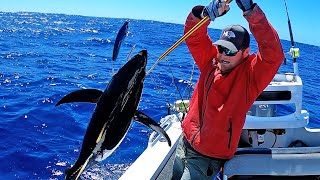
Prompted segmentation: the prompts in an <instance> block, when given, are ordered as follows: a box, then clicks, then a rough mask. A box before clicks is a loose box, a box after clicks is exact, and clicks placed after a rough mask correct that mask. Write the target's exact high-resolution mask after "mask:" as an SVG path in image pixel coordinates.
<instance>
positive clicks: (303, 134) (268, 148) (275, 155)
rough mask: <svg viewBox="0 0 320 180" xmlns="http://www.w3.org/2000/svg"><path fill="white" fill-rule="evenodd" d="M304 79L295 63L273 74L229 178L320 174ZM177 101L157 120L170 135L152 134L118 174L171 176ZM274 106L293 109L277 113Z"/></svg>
mask: <svg viewBox="0 0 320 180" xmlns="http://www.w3.org/2000/svg"><path fill="white" fill-rule="evenodd" d="M302 88H303V83H302V80H301V77H300V76H299V73H298V65H297V63H294V73H283V74H276V75H275V77H274V78H273V80H272V81H271V82H270V84H269V85H268V86H267V88H265V89H264V91H263V93H262V94H261V95H260V96H259V97H258V98H257V100H256V101H255V102H254V104H253V105H252V107H251V109H250V110H249V111H248V113H247V116H246V121H245V124H244V127H243V130H242V134H241V138H240V141H239V148H238V149H237V151H236V153H235V156H234V157H233V158H232V159H230V160H228V161H227V162H226V163H225V165H224V168H223V171H221V172H220V173H221V177H222V178H223V179H224V180H227V179H271V178H272V179H276V178H278V179H285V178H288V179H293V178H297V179H300V178H303V179H307V178H308V179H320V165H319V164H320V129H311V128H309V127H308V126H307V125H308V122H309V113H308V111H307V110H304V109H302V97H303V96H302V95H303V94H302V92H303V91H302ZM185 104H188V101H187V100H185V101H181V100H179V101H177V102H176V103H175V106H174V108H175V110H176V113H175V114H170V115H167V116H165V117H164V118H162V119H161V120H160V123H161V126H162V127H163V128H164V129H165V130H166V132H167V134H168V135H169V137H170V139H171V141H172V144H173V145H172V146H171V147H169V146H168V145H167V142H166V141H165V140H164V138H163V137H161V136H159V135H158V134H156V133H152V134H151V135H150V138H149V142H148V147H147V148H146V149H145V151H144V152H143V153H142V154H141V155H140V156H139V157H138V158H137V160H136V161H135V162H134V163H133V164H132V165H131V166H130V167H129V168H128V169H127V171H126V172H125V173H124V174H123V175H122V176H121V177H120V179H121V180H126V179H170V177H171V173H172V165H173V158H174V154H175V149H176V147H177V144H178V139H179V137H180V136H181V132H182V130H181V121H183V117H184V115H185V108H184V106H183V105H185ZM278 107H291V108H288V109H292V110H293V111H292V112H287V113H285V114H283V113H282V114H279V113H278V111H277V108H278Z"/></svg>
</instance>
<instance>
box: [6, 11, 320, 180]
mask: <svg viewBox="0 0 320 180" xmlns="http://www.w3.org/2000/svg"><path fill="white" fill-rule="evenodd" d="M0 17H1V18H0V178H1V179H63V178H64V176H63V172H64V170H65V169H66V167H69V166H71V165H72V164H73V163H74V162H75V161H76V159H77V157H78V155H79V151H80V148H81V143H82V139H83V136H84V133H85V131H86V127H87V125H88V122H89V120H90V117H91V114H92V112H93V109H94V105H93V104H86V103H73V104H65V105H62V106H59V107H55V104H56V103H57V102H58V101H59V100H60V98H62V97H63V96H64V95H66V94H68V93H70V92H72V91H75V90H79V89H82V88H96V89H101V90H104V89H105V87H106V85H107V83H108V82H109V80H110V79H111V77H112V69H114V70H115V71H116V70H117V69H119V68H120V67H121V66H122V65H123V64H124V63H125V62H126V61H127V58H128V54H129V52H130V50H131V48H132V47H133V46H135V49H134V51H133V54H135V53H137V52H138V51H140V50H142V49H147V50H148V66H147V67H148V69H149V68H150V67H151V66H152V65H153V64H154V62H155V61H156V60H157V59H158V57H160V55H161V54H162V53H163V52H165V51H166V50H167V49H168V48H169V47H170V46H171V45H172V44H173V43H175V41H176V40H178V39H179V38H180V37H181V36H182V35H183V25H179V24H171V23H162V22H157V21H145V20H133V19H131V20H130V23H129V34H128V37H126V38H125V40H124V43H123V44H122V47H121V50H120V53H119V56H118V60H117V61H115V62H112V60H111V58H112V50H113V44H114V41H115V38H116V35H117V32H118V30H119V29H120V27H121V26H122V24H123V23H124V21H125V20H126V19H110V18H98V17H85V16H72V15H62V14H40V13H0ZM219 34H220V30H213V29H211V30H210V35H211V36H212V38H213V39H217V38H218V36H219ZM280 38H281V37H280ZM282 44H283V49H284V51H285V52H287V51H289V48H290V47H291V43H290V42H289V41H286V40H282ZM296 47H299V48H300V58H299V59H298V62H299V67H300V76H301V77H302V79H303V83H304V87H303V93H304V94H303V109H306V110H308V111H309V113H310V124H309V125H308V126H310V127H317V126H319V124H320V115H319V113H317V111H318V107H319V97H318V92H320V81H318V79H319V76H320V75H318V70H319V68H320V67H319V66H320V65H319V64H320V63H319V61H320V60H319V55H320V47H318V46H312V45H307V44H303V43H296ZM252 51H253V52H255V51H256V45H255V42H254V41H252ZM286 56H287V65H282V66H281V68H280V71H281V72H292V71H293V66H292V59H291V58H290V56H289V55H288V54H286ZM193 66H194V63H193V60H192V57H191V55H190V54H189V53H188V50H187V48H186V46H185V44H184V43H183V44H182V45H180V46H179V47H177V48H176V49H175V50H174V51H173V52H172V53H171V54H169V55H168V56H167V58H166V59H165V60H163V61H161V62H160V63H159V64H158V66H157V67H156V68H155V69H154V70H153V71H152V73H151V74H150V75H149V76H147V78H146V80H145V83H144V89H143V95H142V98H141V102H140V104H139V110H141V111H143V112H144V113H146V114H148V115H149V116H150V117H152V118H153V119H154V120H156V121H159V119H160V118H161V117H163V116H165V115H166V113H167V105H166V104H167V102H170V103H173V102H174V101H175V100H177V99H179V93H178V91H177V89H176V87H175V86H174V83H175V84H176V85H177V87H178V89H179V91H180V93H181V95H182V96H183V97H184V98H186V97H188V96H189V93H188V92H189V90H188V87H189V84H190V83H189V82H190V80H191V83H195V81H196V79H197V77H198V76H199V72H198V71H197V70H195V71H194V72H193V71H192V68H193ZM191 74H192V75H193V78H192V79H191ZM280 110H281V108H280ZM151 132H152V131H151V130H150V129H148V128H146V127H145V126H143V125H141V124H139V123H135V122H133V123H132V125H131V128H130V130H129V132H128V134H127V136H126V137H125V139H124V141H123V142H122V144H121V145H120V146H119V148H118V149H117V150H116V151H115V152H114V153H113V154H112V155H111V156H110V157H109V158H107V159H106V160H105V161H104V162H103V163H100V164H99V165H97V166H95V167H94V168H92V169H91V170H89V171H87V172H86V173H85V174H84V175H82V177H83V178H89V179H102V178H104V179H116V178H117V177H119V176H120V175H121V174H122V173H123V172H124V171H125V170H126V169H127V168H128V167H129V166H130V164H131V163H132V162H133V161H134V160H135V159H136V158H137V157H138V156H139V155H140V154H141V152H142V151H143V150H144V149H145V148H146V146H147V141H148V137H149V135H150V133H151Z"/></svg>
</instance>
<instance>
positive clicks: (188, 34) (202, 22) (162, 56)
mask: <svg viewBox="0 0 320 180" xmlns="http://www.w3.org/2000/svg"><path fill="white" fill-rule="evenodd" d="M231 1H232V0H226V1H225V2H226V4H229V3H230V2H231ZM208 20H210V18H209V16H205V17H204V18H202V19H201V21H199V22H198V23H197V24H196V25H195V26H194V27H192V28H191V29H190V30H189V31H188V32H187V33H186V34H184V35H183V36H182V37H181V38H180V39H179V40H178V41H177V42H175V43H174V44H173V45H172V46H171V47H170V48H169V49H168V50H166V51H165V52H164V53H163V54H162V55H161V56H160V57H159V58H158V60H157V61H156V62H155V63H154V65H153V66H152V67H151V68H150V69H149V70H148V71H147V75H148V74H149V73H150V72H151V71H152V70H153V69H154V68H155V67H156V66H157V64H158V63H159V62H160V61H161V60H162V59H163V58H165V57H166V56H167V55H168V54H169V53H171V52H172V51H173V50H174V49H175V48H176V47H178V46H179V45H180V44H181V43H182V42H183V41H184V40H186V39H187V38H188V37H189V36H190V35H191V34H192V33H194V32H195V31H196V30H198V29H199V28H200V27H201V26H202V25H203V24H205V23H206V22H207V21H208Z"/></svg>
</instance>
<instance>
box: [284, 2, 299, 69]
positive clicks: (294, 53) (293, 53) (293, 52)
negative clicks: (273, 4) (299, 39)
mask: <svg viewBox="0 0 320 180" xmlns="http://www.w3.org/2000/svg"><path fill="white" fill-rule="evenodd" d="M283 1H284V6H285V8H286V13H287V18H288V27H289V33H290V40H291V48H290V54H291V56H292V58H293V68H294V73H295V74H296V75H299V72H298V64H297V58H298V57H299V56H300V54H299V48H295V47H294V40H293V33H292V27H291V22H290V18H289V12H288V7H287V2H286V0H283ZM285 64H286V61H285Z"/></svg>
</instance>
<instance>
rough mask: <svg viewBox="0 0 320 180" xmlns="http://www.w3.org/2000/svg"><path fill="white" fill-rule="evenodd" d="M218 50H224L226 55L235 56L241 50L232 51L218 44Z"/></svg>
mask: <svg viewBox="0 0 320 180" xmlns="http://www.w3.org/2000/svg"><path fill="white" fill-rule="evenodd" d="M218 51H219V53H220V54H222V53H223V52H224V54H225V55H226V56H235V55H236V54H237V53H238V52H239V51H231V50H230V49H228V48H225V47H223V46H220V45H218Z"/></svg>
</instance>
